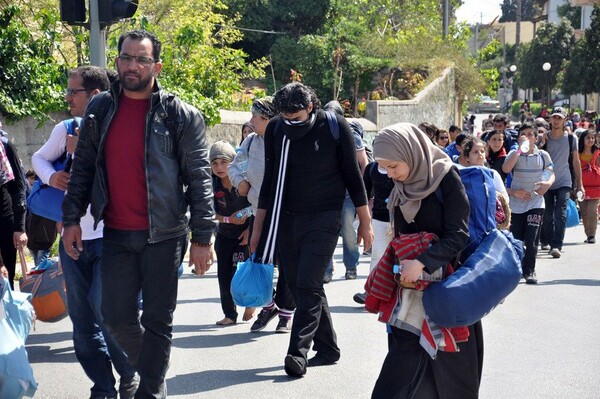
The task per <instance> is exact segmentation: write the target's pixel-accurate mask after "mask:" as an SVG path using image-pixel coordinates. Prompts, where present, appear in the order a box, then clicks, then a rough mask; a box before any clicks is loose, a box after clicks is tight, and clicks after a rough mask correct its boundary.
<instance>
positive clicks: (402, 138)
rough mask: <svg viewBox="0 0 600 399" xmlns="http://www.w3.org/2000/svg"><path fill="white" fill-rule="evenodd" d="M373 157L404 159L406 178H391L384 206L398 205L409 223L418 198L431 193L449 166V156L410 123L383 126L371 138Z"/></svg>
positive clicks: (450, 162)
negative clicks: (390, 191) (391, 185)
mask: <svg viewBox="0 0 600 399" xmlns="http://www.w3.org/2000/svg"><path fill="white" fill-rule="evenodd" d="M373 154H374V156H375V159H376V160H378V159H386V160H389V161H402V162H406V163H407V164H408V167H409V170H410V172H409V175H408V178H407V179H406V180H405V181H403V182H400V181H397V180H394V186H395V187H394V190H392V193H391V195H390V199H389V202H388V207H389V208H390V210H393V209H394V207H395V206H396V205H400V210H401V211H402V214H403V215H404V219H406V221H407V222H409V223H411V222H413V221H414V219H415V216H416V215H417V212H418V211H419V209H420V208H421V200H422V199H424V198H425V197H427V196H428V195H429V194H431V193H433V192H434V191H435V190H436V189H437V188H438V186H439V185H440V182H441V181H442V179H443V178H444V176H445V175H446V173H448V172H449V171H450V169H451V168H452V166H453V163H452V161H451V160H450V157H448V155H446V154H445V153H444V152H443V151H442V150H441V149H439V148H438V147H437V146H435V145H434V144H433V143H432V142H431V140H430V139H429V137H427V135H426V134H425V133H423V132H422V131H421V130H420V129H419V128H418V127H416V126H415V125H413V124H412V123H398V124H395V125H392V126H388V127H385V128H383V129H381V130H380V131H379V133H377V136H375V139H374V140H373Z"/></svg>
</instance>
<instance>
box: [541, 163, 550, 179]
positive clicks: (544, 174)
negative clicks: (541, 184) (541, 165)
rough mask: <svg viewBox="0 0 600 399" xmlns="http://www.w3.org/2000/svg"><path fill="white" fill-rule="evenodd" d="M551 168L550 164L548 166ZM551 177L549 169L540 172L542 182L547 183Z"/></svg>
mask: <svg viewBox="0 0 600 399" xmlns="http://www.w3.org/2000/svg"><path fill="white" fill-rule="evenodd" d="M550 166H552V164H550ZM551 177H552V171H551V170H549V169H544V171H543V172H542V181H548V180H550V178H551Z"/></svg>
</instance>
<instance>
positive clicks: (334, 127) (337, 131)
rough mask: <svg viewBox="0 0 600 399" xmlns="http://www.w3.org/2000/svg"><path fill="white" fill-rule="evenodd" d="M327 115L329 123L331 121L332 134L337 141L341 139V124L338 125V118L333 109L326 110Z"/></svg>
mask: <svg viewBox="0 0 600 399" xmlns="http://www.w3.org/2000/svg"><path fill="white" fill-rule="evenodd" d="M325 115H327V123H329V130H330V131H331V135H332V136H333V138H334V139H335V141H339V140H340V126H339V125H338V121H337V118H336V117H335V114H334V113H333V112H331V111H325Z"/></svg>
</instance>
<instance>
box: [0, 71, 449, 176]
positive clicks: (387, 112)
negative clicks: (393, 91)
mask: <svg viewBox="0 0 600 399" xmlns="http://www.w3.org/2000/svg"><path fill="white" fill-rule="evenodd" d="M456 100H457V99H456V90H455V88H454V70H453V69H451V68H448V69H446V70H445V71H444V72H443V73H442V76H440V77H439V78H437V79H436V80H434V81H433V82H432V83H431V84H430V85H429V86H427V87H426V88H425V89H424V90H423V91H421V92H420V93H418V94H417V96H416V97H415V98H414V99H412V100H405V101H368V102H367V109H366V118H359V119H356V120H357V121H358V122H359V123H360V124H361V125H362V126H363V128H364V129H365V141H366V142H367V143H371V141H372V139H373V137H374V136H375V134H377V131H378V130H379V129H382V128H384V127H386V126H389V125H392V124H394V123H398V122H411V123H414V124H417V125H418V124H419V123H421V122H431V123H434V124H435V125H437V126H438V127H440V128H445V129H447V128H448V127H449V126H450V125H452V124H456V122H460V121H459V119H457V118H460V115H459V113H458V109H457V101H456ZM251 116H252V115H251V113H250V112H239V111H221V123H220V124H218V125H215V126H211V127H209V128H208V129H207V135H208V140H209V142H210V143H213V142H215V141H217V140H226V141H229V142H230V143H231V144H233V145H234V146H237V145H238V144H239V142H240V139H241V137H242V125H243V124H244V123H245V122H247V121H249V120H250V117H251ZM69 117H70V116H69V115H68V114H63V113H56V114H52V115H51V118H52V119H51V120H49V121H46V122H44V123H43V124H41V125H40V126H38V122H37V121H36V120H35V119H33V118H25V119H24V120H22V121H20V122H18V123H16V124H10V123H7V122H5V121H4V118H3V117H2V115H0V121H2V122H3V124H4V126H3V127H2V129H3V130H5V131H6V132H8V134H9V136H10V137H11V139H12V140H13V141H14V142H15V144H16V145H17V148H18V150H19V155H20V156H21V159H22V160H23V163H24V164H25V168H26V169H29V168H30V167H31V155H33V153H34V152H35V151H37V150H38V149H39V148H40V147H41V146H42V145H43V144H44V143H45V142H46V140H47V139H48V137H49V136H50V133H51V132H52V129H53V128H54V126H55V124H56V123H58V122H57V121H61V120H64V119H67V118H69ZM349 120H352V119H349Z"/></svg>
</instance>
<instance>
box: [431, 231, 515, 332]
mask: <svg viewBox="0 0 600 399" xmlns="http://www.w3.org/2000/svg"><path fill="white" fill-rule="evenodd" d="M522 258H523V243H522V242H521V241H519V240H516V239H515V238H514V237H513V236H512V234H511V233H509V232H507V231H504V230H502V231H501V230H496V229H494V230H492V231H491V232H489V233H488V234H487V235H486V236H485V237H484V239H483V241H482V242H481V244H480V245H479V246H478V247H477V249H476V250H475V252H473V254H472V255H471V256H469V257H468V258H467V260H466V261H465V263H464V264H463V265H462V266H461V267H460V268H459V269H458V270H456V271H455V272H454V273H453V274H451V275H450V276H448V278H446V279H445V280H444V281H442V282H439V283H432V284H431V285H429V287H427V289H425V291H423V306H424V307H425V313H426V314H427V316H429V318H430V319H431V320H432V321H433V322H434V323H436V324H437V325H439V326H442V327H461V326H469V325H471V324H473V323H475V322H477V321H479V320H481V319H482V318H483V316H485V315H486V314H488V313H489V312H491V311H492V309H494V308H495V307H496V306H497V305H498V304H499V303H500V302H501V301H502V300H503V299H504V298H506V297H507V296H508V295H509V294H510V293H511V292H512V291H513V290H514V289H515V288H516V287H517V285H518V284H519V280H520V279H521V274H522V271H521V259H522Z"/></svg>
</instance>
